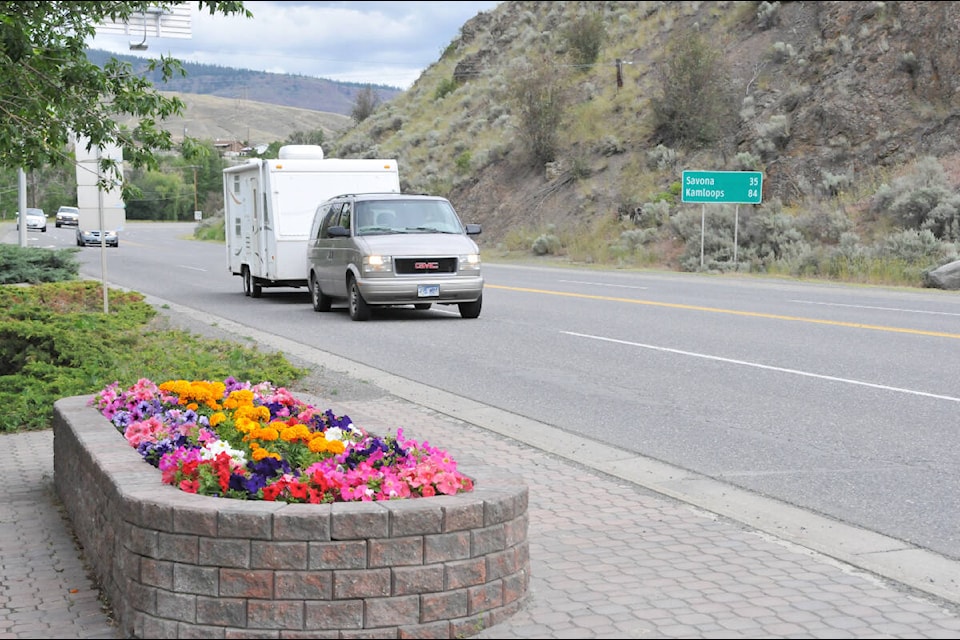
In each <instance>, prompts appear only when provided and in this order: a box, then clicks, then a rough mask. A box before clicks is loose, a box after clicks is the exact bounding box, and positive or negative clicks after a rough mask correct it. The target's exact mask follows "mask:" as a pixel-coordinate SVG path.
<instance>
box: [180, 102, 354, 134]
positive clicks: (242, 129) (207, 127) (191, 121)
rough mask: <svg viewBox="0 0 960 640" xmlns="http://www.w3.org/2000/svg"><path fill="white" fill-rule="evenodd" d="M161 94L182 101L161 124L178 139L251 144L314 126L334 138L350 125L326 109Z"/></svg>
mask: <svg viewBox="0 0 960 640" xmlns="http://www.w3.org/2000/svg"><path fill="white" fill-rule="evenodd" d="M161 93H163V94H164V95H170V96H177V97H179V98H180V99H181V100H183V102H184V104H186V108H185V109H184V114H183V116H174V117H170V118H167V119H166V120H164V121H163V122H162V123H161V126H162V128H163V129H165V130H167V131H169V132H170V133H171V134H172V135H173V138H174V140H179V139H182V137H183V135H184V134H185V133H186V134H187V135H189V136H190V137H192V138H198V139H200V140H213V141H214V142H218V141H234V140H236V141H241V142H247V143H248V144H250V145H251V146H255V145H258V144H270V143H271V142H274V141H277V140H284V139H286V138H287V137H288V136H289V135H290V134H292V133H293V132H295V131H302V132H312V131H316V130H317V129H321V130H323V132H324V136H325V139H327V140H334V139H336V138H338V137H339V136H340V134H341V133H343V132H344V131H346V130H347V129H349V128H350V127H352V126H353V124H354V122H353V119H352V118H351V117H349V116H345V115H341V114H339V113H330V112H327V111H315V110H313V109H300V108H297V107H284V106H280V105H278V104H268V103H266V102H256V101H253V100H238V99H236V100H235V99H230V98H220V97H217V96H211V95H200V94H195V93H179V92H168V91H163V92H161Z"/></svg>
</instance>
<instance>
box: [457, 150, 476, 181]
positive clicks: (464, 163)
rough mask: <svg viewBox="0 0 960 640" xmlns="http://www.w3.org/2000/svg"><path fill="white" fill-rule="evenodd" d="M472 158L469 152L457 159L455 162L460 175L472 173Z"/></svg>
mask: <svg viewBox="0 0 960 640" xmlns="http://www.w3.org/2000/svg"><path fill="white" fill-rule="evenodd" d="M471 159H472V156H471V155H470V152H469V151H464V152H462V153H461V154H460V155H458V156H457V157H456V159H455V160H454V161H453V162H454V164H455V165H456V167H457V173H458V174H460V175H466V174H467V173H469V172H470V161H471Z"/></svg>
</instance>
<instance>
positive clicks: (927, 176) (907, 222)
mask: <svg viewBox="0 0 960 640" xmlns="http://www.w3.org/2000/svg"><path fill="white" fill-rule="evenodd" d="M870 208H871V211H872V212H874V213H877V214H879V215H881V216H889V217H891V218H892V219H893V220H894V221H895V222H896V223H897V224H899V225H901V226H902V227H903V228H905V229H915V230H919V229H926V230H929V231H931V232H932V233H933V234H934V236H935V237H937V238H940V239H945V240H950V241H956V240H960V196H958V195H957V194H955V193H953V191H952V190H951V189H950V187H949V185H948V183H947V177H946V174H945V172H944V170H943V167H942V166H941V165H940V162H939V161H938V160H937V159H936V158H932V157H925V158H921V159H920V160H918V161H917V162H916V163H915V164H914V166H913V168H912V170H911V171H910V172H909V173H907V174H904V175H903V176H901V177H899V178H897V179H896V180H894V181H893V183H892V184H889V185H888V184H882V185H881V186H880V188H879V189H877V191H876V193H875V194H874V196H873V199H872V201H871V205H870Z"/></svg>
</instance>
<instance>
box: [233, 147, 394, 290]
mask: <svg viewBox="0 0 960 640" xmlns="http://www.w3.org/2000/svg"><path fill="white" fill-rule="evenodd" d="M278 155H279V157H278V158H276V159H251V160H249V161H247V162H246V163H244V164H241V165H237V166H234V167H228V168H226V169H224V170H223V208H224V227H225V229H224V231H225V235H226V243H227V268H228V269H229V270H230V273H231V274H233V275H235V276H241V277H242V278H243V292H244V294H245V295H247V296H249V297H253V298H259V297H260V294H261V292H262V289H263V288H264V287H305V286H306V285H307V268H306V263H307V260H306V255H307V253H306V252H307V235H308V234H309V232H310V223H311V222H312V221H313V214H314V212H315V211H316V209H317V207H318V206H319V205H320V203H322V202H323V201H324V200H326V199H327V198H332V197H333V196H337V195H341V194H345V193H369V192H372V193H400V175H399V172H398V170H397V161H396V160H368V159H337V158H329V159H326V158H324V157H323V149H322V148H321V147H319V146H316V145H288V146H285V147H281V148H280V153H279V154H278Z"/></svg>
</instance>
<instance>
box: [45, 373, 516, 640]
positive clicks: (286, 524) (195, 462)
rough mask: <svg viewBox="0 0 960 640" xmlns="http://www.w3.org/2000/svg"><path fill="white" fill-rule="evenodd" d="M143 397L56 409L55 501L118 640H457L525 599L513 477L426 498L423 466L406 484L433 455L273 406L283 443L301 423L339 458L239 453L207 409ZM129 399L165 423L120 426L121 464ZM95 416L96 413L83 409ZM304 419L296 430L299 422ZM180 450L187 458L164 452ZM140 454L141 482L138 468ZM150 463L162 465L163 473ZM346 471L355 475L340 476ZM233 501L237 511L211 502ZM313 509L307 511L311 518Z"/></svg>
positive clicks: (246, 447) (484, 473)
mask: <svg viewBox="0 0 960 640" xmlns="http://www.w3.org/2000/svg"><path fill="white" fill-rule="evenodd" d="M233 384H234V381H228V382H227V383H225V387H227V386H233ZM153 386H154V385H152V384H151V383H149V382H148V381H145V382H143V384H141V385H140V386H139V387H138V390H137V391H136V392H132V391H131V390H125V391H123V392H121V391H120V390H119V389H118V388H116V387H114V388H113V390H112V391H111V390H110V389H109V388H108V389H105V390H104V392H105V393H101V394H97V397H95V398H93V399H91V397H89V396H75V397H71V398H61V399H60V400H57V401H56V402H55V403H54V421H53V425H54V484H55V487H56V490H57V494H58V496H59V498H60V500H61V502H62V503H63V506H64V509H65V511H66V513H67V516H68V517H69V518H70V520H71V521H72V524H73V530H74V533H75V535H76V537H77V540H78V541H79V543H80V544H81V545H82V546H83V550H84V556H85V560H86V562H88V563H89V565H90V566H91V568H92V570H93V573H94V574H95V575H96V577H97V579H98V581H99V583H100V585H101V588H102V590H103V593H104V595H105V596H106V597H107V598H108V600H109V601H110V605H111V608H112V610H113V614H114V616H115V619H116V621H117V624H118V626H119V629H120V632H121V634H122V635H123V636H124V637H140V638H144V637H149V638H199V637H211V638H214V637H216V638H223V637H244V638H372V637H376V638H411V637H419V638H428V637H429V638H460V637H468V636H471V635H474V634H476V633H478V632H479V631H480V630H482V629H484V628H488V627H490V626H491V625H495V624H497V623H498V622H500V621H502V620H504V619H505V618H506V617H508V616H510V615H512V614H513V613H515V612H516V611H517V610H518V609H519V607H520V606H521V605H522V603H523V601H524V600H525V599H526V595H527V592H528V588H529V571H530V557H529V546H528V542H527V529H528V522H529V520H528V511H527V507H528V490H527V487H526V486H525V484H524V483H523V482H522V480H520V479H519V478H517V477H515V476H512V475H510V474H508V473H504V472H503V471H502V470H500V469H498V468H492V467H479V468H474V469H472V470H471V471H470V473H469V474H466V473H461V472H459V471H456V477H458V478H459V480H458V481H457V482H456V483H454V485H450V484H448V483H445V482H426V481H425V480H424V479H423V478H426V477H436V473H434V475H433V476H430V473H432V471H430V470H433V471H436V469H437V467H436V465H437V464H439V462H437V461H435V462H434V463H430V464H427V465H426V467H424V468H422V469H421V472H420V473H419V474H409V475H407V476H405V475H404V473H406V472H407V471H409V469H416V468H418V465H420V464H421V463H425V461H427V460H433V459H434V458H435V457H436V456H439V458H440V460H441V461H442V460H443V459H444V458H448V456H444V455H443V454H442V452H439V451H437V450H434V449H433V448H431V447H429V446H427V445H425V444H416V443H413V442H412V441H408V440H405V439H404V438H403V437H402V435H401V434H400V432H399V431H398V435H397V437H396V438H392V439H391V438H377V437H373V436H370V435H369V434H366V433H365V432H364V431H363V430H362V429H360V428H359V427H357V426H356V425H352V424H351V422H350V420H349V419H348V418H346V417H338V416H335V415H334V414H332V413H330V412H320V413H319V414H318V413H317V412H316V411H315V410H310V409H306V408H305V405H302V404H300V403H297V402H296V401H286V400H284V401H282V402H277V403H276V404H277V405H278V406H280V405H283V406H286V407H288V408H289V409H290V410H291V412H292V413H291V415H289V416H281V415H280V414H282V413H283V411H284V410H283V409H279V410H278V413H277V417H283V418H284V419H282V420H279V422H282V423H284V424H286V423H287V422H289V421H290V420H294V422H295V424H292V425H287V426H291V427H296V424H299V423H304V422H306V423H309V422H310V420H313V419H314V418H316V419H317V420H318V421H319V422H320V423H323V424H324V425H326V428H325V429H321V430H320V431H323V433H324V435H323V438H324V439H325V440H326V439H327V432H329V431H330V430H331V429H340V432H339V435H337V434H338V432H337V431H332V432H331V433H329V435H330V436H334V435H336V437H333V438H331V439H329V440H327V442H334V441H339V442H342V443H343V451H341V452H339V453H338V452H336V451H335V450H334V451H328V450H324V451H323V452H321V451H319V450H317V451H311V450H310V447H309V444H305V443H303V442H300V441H297V442H296V443H294V440H293V439H291V440H284V439H283V438H282V436H280V432H282V429H281V428H280V427H279V425H276V426H275V428H277V430H278V437H277V439H276V440H270V439H269V438H263V437H261V436H262V434H261V436H258V437H256V438H251V439H250V440H249V441H246V442H242V439H241V441H238V442H233V441H230V440H226V441H225V440H223V439H221V438H219V437H218V438H216V439H214V438H212V437H211V435H210V433H207V430H210V431H212V432H215V433H219V432H221V431H223V429H226V428H227V427H225V426H223V425H226V424H227V423H228V422H230V420H233V422H234V424H235V423H236V422H237V416H236V411H234V410H233V409H231V408H229V407H223V409H226V411H224V418H227V419H225V420H222V421H221V422H219V423H218V424H216V425H214V427H210V426H209V422H210V421H211V420H214V421H217V420H221V419H220V418H213V416H214V414H216V413H217V410H216V409H215V408H214V407H213V406H209V407H204V406H202V403H196V404H197V406H196V407H195V408H193V407H191V406H190V404H192V403H191V402H187V404H185V405H183V404H179V403H180V401H181V400H182V399H184V396H185V395H187V394H184V393H183V392H182V390H177V389H174V388H172V387H171V388H170V389H168V390H163V389H161V387H165V386H167V385H166V384H164V385H156V390H155V391H154V390H153ZM201 386H202V385H201ZM240 386H241V387H242V386H244V385H240ZM210 388H212V389H218V388H219V387H218V386H216V384H215V383H212V384H211V387H210ZM178 389H179V388H178ZM224 391H226V389H224ZM250 391H251V392H252V397H254V398H255V397H257V396H258V394H259V396H262V397H263V398H273V399H278V398H285V397H286V395H287V394H286V393H285V392H281V390H273V389H270V388H269V386H262V387H260V390H259V391H253V387H251V389H250ZM128 392H130V393H132V395H129V396H128ZM137 393H141V394H143V395H144V396H145V397H144V398H142V399H143V400H144V401H146V402H148V403H152V402H153V401H154V400H159V402H160V404H161V405H163V404H164V403H165V402H166V401H165V400H163V399H161V398H164V397H166V398H167V399H172V398H173V397H176V398H177V404H176V405H173V404H170V406H168V407H167V408H166V409H164V410H163V411H161V412H160V413H159V414H156V415H161V414H164V413H165V412H168V413H169V415H168V417H170V418H171V420H170V421H168V422H167V423H166V426H164V427H160V426H159V424H158V422H159V423H164V420H163V419H161V418H156V420H155V421H154V422H153V423H151V424H152V425H153V426H152V427H150V428H147V427H144V426H143V425H141V427H134V428H132V429H131V428H129V427H131V425H133V424H135V423H137V422H148V421H149V420H151V416H147V415H146V413H143V415H141V416H140V419H134V415H133V414H130V415H129V416H128V417H129V418H130V420H129V421H128V423H127V424H126V425H125V426H124V427H123V432H124V433H125V434H126V435H127V437H129V438H132V439H133V440H134V441H136V443H137V448H134V447H132V446H131V442H130V440H128V439H127V437H123V436H120V435H118V433H117V430H118V429H117V420H119V422H121V423H122V422H124V421H125V420H127V418H124V417H120V418H118V417H117V416H119V415H121V414H122V412H123V411H127V410H128V409H129V408H130V407H131V406H134V407H135V406H136V405H135V404H134V405H132V404H131V403H130V402H129V400H131V399H132V398H133V397H134V396H136V395H137ZM154 393H156V394H158V395H157V397H155V398H149V399H148V398H147V397H146V396H150V395H151V394H154ZM214 395H215V396H216V397H219V395H217V394H216V393H215V394H214ZM227 396H229V393H227V395H226V396H224V399H225V398H226V397H227ZM121 398H126V399H124V400H121ZM194 400H196V399H194ZM97 403H101V404H102V406H101V407H100V408H96V407H95V406H92V405H96V404H97ZM138 403H139V401H138ZM219 404H223V402H220V403H219ZM252 404H253V405H254V406H257V402H256V401H253V403H252ZM267 404H271V403H269V402H268V403H267ZM108 406H112V407H113V409H109V408H108ZM239 406H240V405H239V404H238V408H239ZM263 406H266V405H263ZM121 407H123V408H121ZM294 408H296V409H294ZM103 409H107V412H108V413H110V414H111V420H107V419H106V418H105V416H104V414H103V413H102V410H103ZM139 410H140V411H141V412H142V407H141V409H139ZM191 411H192V412H193V413H192V414H190V413H189V412H191ZM307 413H309V414H310V415H311V418H310V419H309V420H304V417H306V415H307ZM194 414H195V415H194ZM156 415H155V416H153V417H156ZM188 415H189V419H188ZM318 415H319V416H320V417H319V418H318V417H317V416H318ZM173 416H178V417H177V419H176V420H173V419H172V418H173ZM205 422H206V424H205ZM258 422H261V421H258ZM276 422H278V421H277V420H264V421H263V423H265V424H266V425H270V424H272V423H276ZM154 426H155V428H153V427H154ZM261 428H262V427H261ZM201 433H204V434H206V435H204V436H203V437H201ZM145 434H153V435H148V436H145ZM161 434H167V435H164V436H161ZM181 437H184V438H186V440H187V441H188V442H190V443H191V444H190V445H189V446H188V445H185V444H184V445H183V446H184V449H185V450H188V449H189V450H191V451H197V452H198V453H197V454H196V457H190V456H186V455H185V454H184V453H183V452H181V454H176V453H174V452H175V451H176V450H177V449H178V448H179V447H180V446H181V445H177V446H174V441H176V440H178V439H179V438H181ZM314 437H319V436H314ZM314 437H311V438H310V440H309V441H308V442H312V441H313V439H314ZM167 439H169V440H170V442H168V443H166V444H164V445H163V446H161V443H162V442H163V441H164V440H167ZM201 441H202V442H203V444H202V445H200V443H201ZM255 441H256V444H258V445H259V446H258V447H253V444H254V443H255ZM217 442H219V443H220V444H216V443H217ZM145 443H154V444H151V445H149V446H144V445H145ZM386 443H389V446H386V448H384V447H383V446H381V445H386ZM288 444H290V445H291V446H293V445H296V447H301V448H300V449H297V450H298V451H301V453H302V454H303V455H304V456H305V458H304V460H303V462H302V463H296V464H295V463H292V462H290V460H291V459H293V458H294V457H295V456H294V455H293V454H292V453H290V452H289V451H285V450H284V447H287V446H288ZM198 445H200V446H198ZM168 446H169V450H166V447H168ZM337 448H338V447H337V445H334V447H333V449H337ZM314 449H318V447H317V446H315V447H314ZM161 450H163V452H162V453H161ZM148 451H149V452H150V454H149V455H148V456H147V458H152V459H155V460H156V462H157V467H156V468H155V467H154V466H152V464H144V459H145V457H144V452H148ZM254 451H261V453H257V454H254ZM262 451H267V452H269V453H262ZM305 451H310V454H311V455H317V456H319V457H320V460H313V459H312V458H310V456H307V454H306V453H304V452H305ZM351 452H352V453H351ZM241 453H242V456H241V455H240V454H241ZM274 453H276V454H278V455H279V456H280V457H279V458H277V457H276V456H274V455H272V454H274ZM288 454H289V455H288ZM166 456H169V457H168V458H166V459H167V461H168V462H170V463H171V464H170V465H169V468H168V469H163V468H162V467H163V466H164V465H163V464H161V461H162V460H164V459H165V457H166ZM205 456H206V457H205ZM224 456H226V457H224ZM351 456H354V457H351ZM255 457H258V458H259V460H254V458H255ZM308 458H309V460H310V461H309V462H308ZM354 459H355V460H356V461H357V468H362V469H363V470H362V471H359V472H356V473H353V474H351V471H355V469H352V468H351V467H350V465H351V464H352V462H351V461H352V460H354ZM269 460H274V461H277V462H278V463H280V467H279V468H280V469H282V470H283V473H279V474H275V475H274V476H268V475H267V474H260V476H257V474H255V473H251V474H250V475H247V474H248V468H249V467H250V462H249V461H252V462H254V463H256V462H261V463H262V462H264V461H269ZM282 460H286V461H287V463H288V465H289V472H288V471H286V467H284V465H283V464H282ZM331 460H336V461H338V462H339V464H342V465H344V466H343V471H344V473H345V474H346V476H344V478H343V482H342V483H339V484H336V486H333V485H331V486H329V487H326V488H324V487H323V486H322V481H321V479H322V478H329V477H330V476H329V475H327V474H324V473H318V472H317V468H316V465H318V464H321V463H326V464H331V463H330V462H326V461H331ZM184 461H186V462H184ZM241 461H246V464H243V463H242V462H241ZM401 461H404V462H403V463H402V464H401ZM271 464H272V463H271ZM364 465H366V466H364ZM451 465H452V461H449V460H447V462H446V463H445V464H444V465H441V467H442V469H443V470H444V472H447V473H450V472H451V471H452V470H454V469H455V466H451ZM368 467H369V468H368ZM310 468H313V471H311V473H310V474H306V469H310ZM320 468H325V467H323V466H321V467H320ZM202 469H206V470H207V471H202ZM225 469H226V470H229V478H228V477H225V474H224V473H223V472H224V470H225ZM376 469H379V471H380V472H379V473H374V472H373V470H376ZM298 471H299V475H298ZM207 472H209V474H210V475H209V477H207V476H205V475H204V474H205V473H207ZM390 473H395V474H396V475H397V476H398V477H401V478H404V477H409V478H415V477H419V478H421V479H420V480H416V481H413V480H407V484H408V486H409V487H410V494H409V495H401V494H403V490H402V489H399V490H397V495H396V496H392V497H391V499H383V498H385V497H387V496H388V495H389V494H388V492H387V491H384V490H383V489H384V487H385V486H388V485H390V484H391V483H390V482H387V481H386V479H387V478H388V477H392V476H390ZM178 474H179V475H178ZM261 476H262V478H263V479H264V483H263V488H267V487H276V490H275V491H273V492H271V491H266V492H263V488H260V489H257V491H256V492H252V491H250V489H251V488H252V485H250V484H249V483H250V482H251V481H252V480H256V482H255V484H256V483H259V482H260V480H259V479H257V478H260V477H261ZM347 476H349V477H350V478H349V481H348V478H347ZM353 476H356V478H355V479H354V478H353ZM164 479H166V481H167V482H168V483H169V482H170V480H173V483H172V484H164V482H163V480H164ZM241 480H242V482H241ZM467 480H469V482H467ZM244 482H246V483H247V484H246V485H244ZM451 486H459V489H458V490H457V491H456V493H455V494H450V495H441V494H442V493H443V491H444V489H443V488H442V487H451ZM293 487H296V488H294V489H293V490H291V488H293ZM204 491H210V495H203V492H204ZM430 491H436V493H437V494H436V495H434V496H429V495H428V494H429V492H430ZM231 492H237V493H236V497H237V498H245V499H225V498H228V497H230V496H232V495H233V494H232V493H231ZM313 497H315V498H316V499H317V502H316V503H315V504H310V503H309V502H310V501H311V500H312V499H313ZM271 498H273V499H271ZM347 498H350V499H347ZM296 502H303V503H302V504H296Z"/></svg>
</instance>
